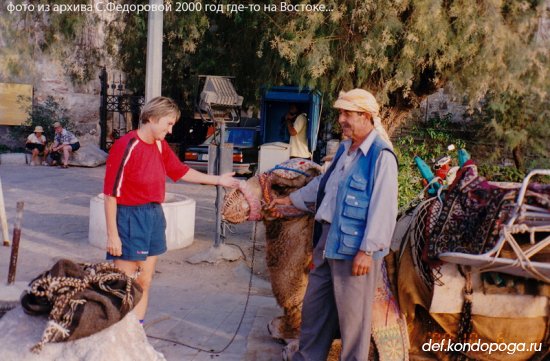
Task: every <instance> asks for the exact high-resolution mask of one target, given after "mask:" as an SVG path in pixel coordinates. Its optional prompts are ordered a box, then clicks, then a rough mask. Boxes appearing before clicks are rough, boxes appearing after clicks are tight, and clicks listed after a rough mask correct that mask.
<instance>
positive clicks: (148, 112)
mask: <svg viewBox="0 0 550 361" xmlns="http://www.w3.org/2000/svg"><path fill="white" fill-rule="evenodd" d="M167 115H175V116H176V122H177V121H178V119H179V118H180V115H181V112H180V108H179V107H178V105H177V104H176V102H175V101H174V100H173V99H171V98H167V97H156V98H153V99H151V100H149V101H148V102H147V104H145V105H144V106H143V109H142V110H141V115H140V116H139V121H140V122H141V124H147V123H149V121H150V120H151V119H156V120H158V119H160V118H162V117H165V116H167Z"/></svg>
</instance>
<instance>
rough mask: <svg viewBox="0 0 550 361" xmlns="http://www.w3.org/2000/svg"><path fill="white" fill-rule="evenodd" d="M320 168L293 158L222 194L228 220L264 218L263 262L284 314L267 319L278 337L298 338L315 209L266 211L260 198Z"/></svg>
mask: <svg viewBox="0 0 550 361" xmlns="http://www.w3.org/2000/svg"><path fill="white" fill-rule="evenodd" d="M320 173H321V170H320V167H319V165H317V164H316V163H314V162H311V161H308V160H303V159H298V158H296V159H291V160H290V161H288V162H286V163H284V164H283V165H282V166H281V167H280V168H279V169H275V170H274V171H273V172H270V173H264V174H261V175H259V176H255V177H252V178H250V179H249V180H248V181H247V182H246V183H241V187H239V189H238V190H233V191H231V192H230V193H228V194H227V195H226V197H225V201H224V206H223V210H222V214H223V217H224V219H225V220H226V221H227V222H230V223H241V222H244V221H246V220H263V222H264V224H265V229H266V263H267V269H268V271H269V277H270V280H271V285H272V290H273V294H274V296H275V299H276V301H277V303H278V305H279V306H280V307H281V308H282V309H283V312H284V313H283V316H281V317H277V318H276V319H273V320H272V321H271V322H270V324H269V325H268V328H269V331H270V333H271V334H272V336H273V337H274V338H276V339H279V340H288V339H294V338H297V337H298V335H299V331H300V323H301V312H302V301H303V298H304V294H305V290H306V285H307V276H308V273H309V267H310V263H311V238H312V232H313V213H304V212H299V211H297V210H296V209H295V208H292V207H289V208H286V209H284V208H281V212H283V213H285V214H286V215H287V216H286V217H284V218H270V217H269V216H268V217H264V215H265V214H263V212H262V210H261V204H260V202H264V204H265V203H269V202H270V201H271V200H272V199H273V198H275V197H276V198H279V197H284V196H287V195H289V194H290V193H292V192H293V191H294V190H296V189H299V188H301V187H303V186H305V185H306V184H307V183H309V182H310V181H311V180H312V179H313V178H315V177H316V176H317V175H319V174H320Z"/></svg>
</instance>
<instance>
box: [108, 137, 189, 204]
mask: <svg viewBox="0 0 550 361" xmlns="http://www.w3.org/2000/svg"><path fill="white" fill-rule="evenodd" d="M158 143H160V144H161V145H162V152H161V151H160V149H159V146H158ZM188 170H189V167H188V166H186V165H185V164H183V163H182V162H180V160H179V159H178V157H177V156H176V155H175V154H174V152H173V151H172V149H171V148H170V146H169V145H168V142H166V140H162V141H161V142H155V143H153V144H148V143H145V142H144V141H143V140H141V139H140V138H139V136H138V134H137V131H131V132H130V133H128V134H126V135H125V136H123V137H122V138H120V139H118V140H117V141H116V142H115V143H114V144H113V146H112V147H111V150H110V152H109V157H108V158H107V168H106V170H105V181H104V183H103V193H105V194H106V195H108V196H112V197H116V199H117V204H121V205H126V206H137V205H142V204H147V203H153V202H155V203H162V202H164V193H165V189H166V176H167V175H168V177H170V178H171V179H172V180H173V181H174V182H175V181H177V180H178V179H180V178H181V177H183V176H184V175H185V173H187V171H188Z"/></svg>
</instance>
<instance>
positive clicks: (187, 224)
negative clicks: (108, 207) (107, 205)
mask: <svg viewBox="0 0 550 361" xmlns="http://www.w3.org/2000/svg"><path fill="white" fill-rule="evenodd" d="M195 206H196V202H195V200H194V199H191V198H189V197H187V196H184V195H183V194H176V193H166V197H165V200H164V203H162V210H163V211H164V217H165V218H166V246H167V248H168V250H169V251H170V250H173V249H180V248H184V247H187V246H189V245H191V243H193V240H194V237H195ZM88 242H89V243H90V244H91V245H92V246H95V247H98V248H101V249H105V245H106V242H107V226H106V224H105V209H104V199H103V193H101V194H98V195H97V196H95V197H93V198H92V199H90V226H89V230H88Z"/></svg>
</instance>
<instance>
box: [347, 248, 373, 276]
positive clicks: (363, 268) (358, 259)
mask: <svg viewBox="0 0 550 361" xmlns="http://www.w3.org/2000/svg"><path fill="white" fill-rule="evenodd" d="M371 266H372V257H371V256H369V255H367V254H366V253H365V252H364V251H359V252H357V254H356V255H355V257H354V258H353V265H352V267H351V275H352V276H364V275H366V274H367V273H369V270H370V268H371Z"/></svg>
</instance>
